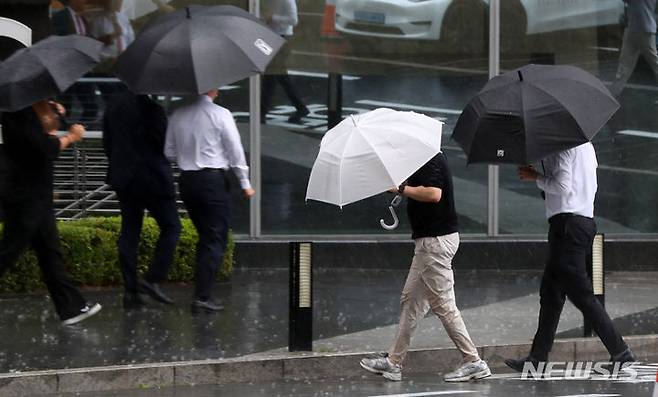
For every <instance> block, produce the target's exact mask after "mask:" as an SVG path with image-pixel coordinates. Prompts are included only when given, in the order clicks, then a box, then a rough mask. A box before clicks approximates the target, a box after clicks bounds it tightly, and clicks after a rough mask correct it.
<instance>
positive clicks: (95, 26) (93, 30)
mask: <svg viewBox="0 0 658 397" xmlns="http://www.w3.org/2000/svg"><path fill="white" fill-rule="evenodd" d="M100 3H101V6H102V10H101V11H100V13H98V14H97V15H95V16H94V17H93V18H92V19H91V22H90V25H91V26H90V29H89V30H90V34H91V37H93V38H95V39H97V40H99V41H101V42H102V43H103V44H105V46H104V47H103V50H102V51H101V64H100V65H99V66H98V67H97V68H96V71H97V72H98V73H97V75H98V76H99V77H105V78H107V77H112V75H111V73H112V70H113V68H114V63H115V62H116V59H117V57H118V56H119V55H121V53H122V52H123V51H124V50H125V49H126V48H127V47H128V46H129V45H130V43H132V42H133V41H134V40H135V31H134V30H133V27H132V25H131V23H130V19H128V17H127V16H126V15H125V14H124V13H123V12H121V7H122V5H123V0H101V2H100ZM98 88H99V89H100V91H101V94H102V96H103V100H104V101H105V103H106V104H108V103H110V102H111V100H112V96H114V95H117V94H119V93H120V92H121V83H116V82H101V83H98Z"/></svg>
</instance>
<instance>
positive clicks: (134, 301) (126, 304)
mask: <svg viewBox="0 0 658 397" xmlns="http://www.w3.org/2000/svg"><path fill="white" fill-rule="evenodd" d="M144 306H146V302H144V299H142V297H141V295H139V294H138V293H137V292H126V293H124V294H123V308H124V309H140V308H142V307H144Z"/></svg>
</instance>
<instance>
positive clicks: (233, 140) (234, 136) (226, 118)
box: [218, 111, 251, 190]
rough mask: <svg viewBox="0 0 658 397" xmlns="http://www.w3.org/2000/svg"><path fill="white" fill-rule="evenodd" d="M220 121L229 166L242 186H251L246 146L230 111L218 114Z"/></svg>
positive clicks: (243, 187) (245, 187)
mask: <svg viewBox="0 0 658 397" xmlns="http://www.w3.org/2000/svg"><path fill="white" fill-rule="evenodd" d="M218 121H219V123H221V126H220V129H219V131H220V134H222V136H221V142H222V147H223V149H224V153H225V155H226V157H227V158H228V162H229V166H230V167H231V169H232V170H233V172H234V173H235V176H236V177H237V178H238V180H239V181H240V187H241V188H242V189H243V190H244V189H250V188H251V182H250V181H249V166H248V165H247V159H246V158H245V155H244V148H243V147H242V141H241V140H240V132H239V131H238V126H237V125H236V124H235V120H233V116H231V114H230V113H228V111H227V112H226V114H222V115H218Z"/></svg>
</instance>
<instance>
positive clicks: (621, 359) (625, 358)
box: [603, 347, 637, 374]
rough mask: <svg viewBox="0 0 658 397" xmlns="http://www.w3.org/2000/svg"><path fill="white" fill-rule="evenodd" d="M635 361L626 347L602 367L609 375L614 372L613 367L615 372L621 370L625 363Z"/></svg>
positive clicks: (629, 349)
mask: <svg viewBox="0 0 658 397" xmlns="http://www.w3.org/2000/svg"><path fill="white" fill-rule="evenodd" d="M636 361H637V359H636V358H635V355H634V354H633V352H632V351H631V348H630V347H627V348H626V350H624V351H623V352H621V353H619V354H617V355H614V356H611V357H610V363H609V364H606V365H604V366H603V369H605V370H607V371H608V372H610V373H611V374H612V373H614V372H615V367H616V369H617V370H619V369H621V368H622V367H623V365H624V364H626V363H634V362H636Z"/></svg>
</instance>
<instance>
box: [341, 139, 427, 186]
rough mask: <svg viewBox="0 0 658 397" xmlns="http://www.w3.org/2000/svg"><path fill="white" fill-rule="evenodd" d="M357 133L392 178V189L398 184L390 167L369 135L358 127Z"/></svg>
mask: <svg viewBox="0 0 658 397" xmlns="http://www.w3.org/2000/svg"><path fill="white" fill-rule="evenodd" d="M355 131H356V132H358V133H359V136H361V138H363V140H364V141H365V143H367V144H368V146H369V147H370V149H372V152H373V153H374V154H375V157H377V160H379V162H380V163H381V165H382V167H383V168H384V169H385V170H386V175H387V176H388V177H389V178H390V180H391V187H393V186H396V184H397V183H396V182H395V181H394V180H393V178H392V177H391V171H390V170H389V169H388V167H387V166H386V162H385V161H384V160H383V159H382V158H381V156H380V155H379V153H378V152H377V150H375V146H374V145H373V144H372V142H370V140H369V139H368V135H367V134H363V133H361V130H360V129H359V128H358V127H357V128H356V129H355ZM350 138H351V137H350ZM423 144H425V142H423Z"/></svg>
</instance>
